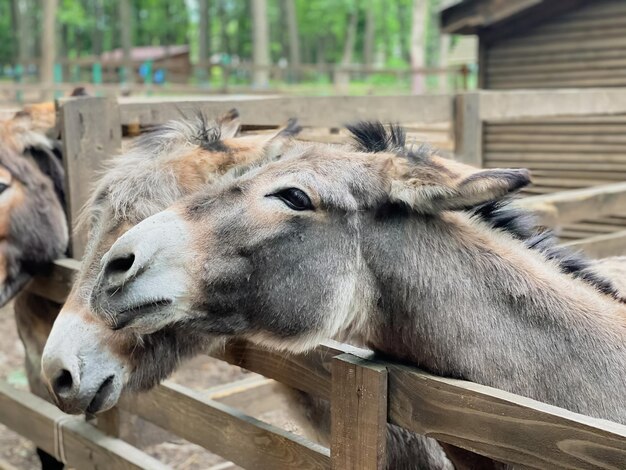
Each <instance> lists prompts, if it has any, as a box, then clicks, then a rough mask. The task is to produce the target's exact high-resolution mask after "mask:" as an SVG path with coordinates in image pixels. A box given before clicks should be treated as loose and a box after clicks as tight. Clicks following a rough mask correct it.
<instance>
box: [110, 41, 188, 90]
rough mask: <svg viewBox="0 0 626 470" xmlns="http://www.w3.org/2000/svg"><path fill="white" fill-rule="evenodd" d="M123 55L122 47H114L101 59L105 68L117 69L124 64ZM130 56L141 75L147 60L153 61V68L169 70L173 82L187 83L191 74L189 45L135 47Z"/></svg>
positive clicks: (136, 70) (169, 79) (169, 78)
mask: <svg viewBox="0 0 626 470" xmlns="http://www.w3.org/2000/svg"><path fill="white" fill-rule="evenodd" d="M123 56H124V54H123V52H122V49H114V50H112V51H108V52H105V53H103V54H102V56H101V57H100V61H101V62H102V66H103V67H104V68H105V69H113V70H115V69H116V68H117V67H120V66H121V65H122V63H123ZM130 56H131V60H132V61H133V66H134V68H135V74H136V75H139V72H140V67H141V65H142V64H144V63H146V62H152V68H153V70H156V69H165V70H167V79H168V81H171V82H175V83H186V81H187V79H188V78H189V76H190V75H191V60H190V58H189V46H188V45H184V44H183V45H172V46H139V47H133V48H132V49H131V51H130ZM115 78H117V72H115V75H114V79H115Z"/></svg>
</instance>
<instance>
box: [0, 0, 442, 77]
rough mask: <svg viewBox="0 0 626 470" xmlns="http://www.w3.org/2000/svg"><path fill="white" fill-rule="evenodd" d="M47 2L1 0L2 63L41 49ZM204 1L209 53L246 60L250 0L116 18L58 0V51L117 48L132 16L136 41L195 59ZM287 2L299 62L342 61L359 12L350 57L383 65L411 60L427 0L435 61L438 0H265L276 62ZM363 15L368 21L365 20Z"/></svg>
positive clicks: (71, 54)
mask: <svg viewBox="0 0 626 470" xmlns="http://www.w3.org/2000/svg"><path fill="white" fill-rule="evenodd" d="M44 1H45V0H11V1H10V2H0V63H5V64H7V63H15V62H17V61H18V58H19V49H20V47H22V46H18V43H19V42H20V40H22V41H24V42H25V41H32V44H30V45H28V47H29V49H28V48H27V49H26V50H27V53H28V52H30V54H28V55H31V56H32V57H31V58H35V57H39V56H40V55H41V54H40V51H39V50H38V46H37V44H38V40H37V38H38V37H39V35H40V34H41V23H42V21H41V18H40V16H41V15H40V13H39V12H40V10H41V4H42V2H44ZM201 1H207V2H208V8H207V11H208V24H209V28H208V29H209V31H210V34H209V35H208V36H209V37H208V42H209V45H208V52H209V54H210V55H215V54H228V55H229V56H237V57H239V58H240V59H242V60H248V59H250V58H251V57H252V34H253V32H252V13H251V5H250V0H131V6H132V18H119V15H118V9H117V4H118V0H60V2H59V9H58V13H57V25H58V26H57V29H58V31H57V49H58V51H57V53H58V56H60V57H68V58H76V57H84V56H91V55H98V54H100V53H101V52H103V51H107V50H112V49H115V48H118V47H121V42H120V41H121V39H120V21H130V22H132V42H133V45H135V46H145V45H174V44H190V45H191V46H192V51H193V54H194V59H195V58H196V55H197V51H198V47H197V37H198V34H197V33H198V25H199V23H200V20H199V15H200V11H201V10H200V7H199V3H200V2H201ZM285 1H293V2H294V4H295V5H294V6H295V13H296V14H295V20H296V24H295V30H296V32H297V35H298V39H299V44H298V45H299V51H298V52H299V56H300V57H301V59H300V60H301V62H302V63H338V62H340V61H341V60H342V57H343V53H344V45H345V42H346V38H347V35H348V29H349V25H350V21H349V19H350V17H351V15H357V21H356V25H357V27H356V34H355V37H354V48H353V51H352V56H351V59H352V62H353V63H364V62H366V61H367V60H371V61H373V62H374V63H375V64H377V65H383V66H402V65H407V64H408V63H409V58H410V46H411V45H410V37H411V11H412V8H413V2H414V1H427V2H428V6H429V11H430V12H431V13H432V14H431V15H430V17H429V18H425V19H424V21H426V22H427V24H428V29H427V36H428V37H427V44H426V60H427V62H429V63H434V62H436V57H437V51H438V47H439V46H438V31H437V27H436V26H437V22H436V21H435V19H436V18H435V16H436V12H437V9H438V7H439V3H440V0H393V1H390V0H267V9H268V12H267V15H268V21H269V31H270V43H269V49H270V57H271V60H272V62H274V63H276V62H277V61H279V60H281V59H284V60H288V59H289V58H290V57H294V56H293V55H290V50H289V41H290V36H289V23H288V22H289V18H287V16H288V15H287V13H286V10H287V9H286V8H285V3H284V2H285ZM16 11H17V12H18V15H19V12H20V11H21V12H22V17H25V16H31V17H33V16H34V17H33V18H31V19H30V21H32V26H33V27H34V30H31V31H29V34H30V36H31V39H27V38H25V37H24V36H23V35H22V36H20V35H19V34H18V28H17V24H16V23H17V22H18V20H19V19H20V18H17V19H16V18H15V16H16V13H15V12H16ZM33 12H34V14H33ZM368 13H369V16H368ZM24 21H25V20H24ZM368 21H371V23H370V25H369V26H368V25H367V22H368ZM292 38H293V36H292ZM368 41H369V43H368ZM368 48H369V49H368ZM368 50H369V52H368ZM296 57H297V56H296Z"/></svg>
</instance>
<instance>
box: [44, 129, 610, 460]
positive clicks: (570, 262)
mask: <svg viewBox="0 0 626 470" xmlns="http://www.w3.org/2000/svg"><path fill="white" fill-rule="evenodd" d="M356 130H357V129H355V131H356ZM375 130H376V131H377V132H378V134H380V137H381V138H380V139H378V140H376V139H374V140H375V141H374V142H372V143H371V144H369V145H368V146H367V147H365V143H366V142H368V139H366V138H365V137H366V136H364V135H361V136H360V138H359V139H360V141H362V142H361V143H360V144H359V145H360V146H361V147H365V148H366V149H368V150H374V149H373V148H372V146H373V145H374V144H375V146H376V148H375V149H376V150H380V149H378V147H380V146H381V145H382V144H384V146H383V149H382V150H385V149H386V147H385V146H387V145H390V144H391V143H393V142H396V141H397V142H396V143H395V144H394V145H393V147H403V144H402V145H400V141H401V140H402V139H401V133H400V132H399V131H397V130H396V131H395V135H391V136H389V135H386V134H384V132H383V133H381V132H382V131H381V130H380V128H378V127H376V128H375ZM373 134H374V136H376V132H374V133H373ZM370 137H371V136H370ZM369 140H370V141H371V140H372V139H369ZM385 142H386V143H385ZM303 148H304V147H302V148H300V149H298V150H297V152H300V153H301V151H302V149H303ZM306 149H308V150H307V151H311V149H316V147H315V146H310V147H306ZM321 149H322V150H326V151H327V152H329V153H330V152H331V151H332V150H335V151H336V150H337V149H336V148H331V147H321ZM396 150H398V149H396ZM398 151H399V150H398ZM297 152H296V153H297ZM292 153H293V152H292ZM387 153H388V154H387V157H390V156H391V155H393V153H391V152H387ZM359 155H360V156H361V157H363V156H364V154H362V153H361V154H359ZM368 157H372V156H371V155H368ZM435 161H436V159H435ZM285 163H287V162H285ZM333 163H334V162H333ZM442 164H443V162H442ZM445 164H446V165H450V166H453V167H454V166H456V167H457V168H458V169H459V170H460V169H464V170H467V168H465V167H462V166H460V165H454V164H453V163H451V162H447V163H445ZM269 167H272V165H270V166H269ZM269 167H268V168H269ZM262 171H263V170H257V171H256V173H259V172H262ZM468 171H472V172H473V173H476V170H473V169H470V170H468ZM256 173H255V172H253V173H251V174H256ZM520 174H522V175H523V173H520ZM496 175H497V173H496V174H493V173H490V175H489V176H492V177H493V176H496ZM242 179H243V180H245V179H246V177H245V176H244V177H243V178H242ZM235 181H237V180H235ZM520 186H521V184H520ZM226 188H228V191H231V192H233V194H234V195H235V196H237V195H239V194H240V193H239V191H241V190H245V188H237V187H235V190H233V188H232V187H231V186H228V185H226ZM487 189H489V188H487ZM506 189H507V190H506V191H505V190H504V189H501V190H500V191H499V192H492V193H491V194H490V196H491V197H496V196H498V195H502V194H505V193H507V192H508V191H509V190H512V189H513V188H506ZM225 190H226V189H225V188H222V189H219V191H225ZM216 191H217V190H216ZM219 191H218V192H219ZM469 194H472V193H469ZM294 197H295V198H297V195H296V196H293V197H292V198H291V199H293V198H294ZM472 197H474V196H472ZM468 199H469V198H468ZM295 200H296V201H297V199H295ZM285 201H286V202H284V203H285V204H288V205H289V204H292V205H293V204H294V201H293V200H289V199H286V200H285ZM477 202H481V198H477V199H476V200H473V199H472V200H466V201H465V203H464V204H467V205H472V204H476V203H477ZM470 203H471V204H470ZM464 207H465V206H464ZM390 209H391V208H390ZM296 212H298V211H296ZM522 215H523V214H522ZM466 216H467V217H476V218H481V217H483V218H490V223H491V224H492V225H493V227H497V228H500V229H502V228H505V226H506V228H507V229H508V230H509V232H510V234H509V235H511V236H512V237H513V238H516V239H520V238H522V237H526V238H528V239H527V240H525V241H524V243H526V245H525V246H531V247H533V248H535V249H541V251H543V254H542V256H543V257H552V258H554V257H556V256H557V255H559V256H560V257H561V261H563V269H565V268H566V269H567V271H568V272H569V275H570V276H571V277H572V278H573V277H574V276H578V277H580V278H581V279H582V281H581V282H583V281H584V282H587V283H588V284H589V285H591V286H593V289H598V290H602V291H603V292H607V293H608V294H611V295H617V294H616V293H615V292H614V290H612V288H611V284H610V282H609V281H605V280H603V279H601V277H600V276H599V275H598V274H597V273H591V274H590V273H585V274H584V275H583V274H581V273H583V271H584V269H583V268H585V267H586V265H585V263H583V262H582V261H581V260H578V261H576V260H574V259H573V258H567V263H565V262H564V261H565V258H564V256H563V254H559V253H557V252H556V251H555V250H554V249H553V247H552V246H551V244H550V243H548V242H549V238H548V237H547V236H545V235H541V236H539V237H528V236H527V234H525V233H524V230H523V227H522V226H521V225H520V223H519V219H520V218H521V217H513V216H512V212H511V211H510V210H508V211H507V210H504V208H499V207H497V206H495V205H493V204H488V205H486V206H482V207H480V208H478V209H476V210H475V211H474V212H473V215H467V214H466ZM268 220H275V218H274V219H268ZM139 227H141V224H140V226H139ZM139 227H138V228H139ZM238 228H241V227H238ZM254 228H255V227H254V226H252V225H251V226H247V230H248V231H252V230H254ZM174 229H176V227H174ZM132 232H133V230H131V231H130V232H128V233H129V235H130V234H132ZM244 233H245V232H244ZM259 233H261V234H263V233H265V236H267V235H268V233H267V232H263V231H261V232H259ZM269 234H270V235H271V233H269ZM182 235H183V232H181V236H182ZM223 235H224V236H225V238H223V239H222V241H227V242H228V241H230V242H233V243H235V245H234V246H233V247H232V249H233V250H236V249H239V248H240V246H238V245H236V243H237V237H236V231H235V232H228V233H224V234H223ZM168 236H169V235H168ZM123 238H124V237H122V239H123ZM174 238H176V236H173V237H172V240H173V239H174ZM314 238H315V237H314ZM207 240H208V239H207ZM120 241H121V240H120ZM173 241H174V243H178V242H177V241H175V240H173ZM302 241H304V240H302ZM205 243H208V241H203V242H201V243H200V244H199V245H198V246H199V247H200V248H202V247H203V246H204V244H205ZM177 247H180V245H177ZM191 251H192V250H189V249H188V248H186V249H185V256H186V255H188V254H190V253H191ZM244 253H246V251H243V252H242V253H241V256H244ZM131 254H132V256H128V257H118V258H116V259H117V261H115V262H114V263H111V266H113V267H115V269H119V270H125V269H126V270H127V269H132V267H133V265H134V264H135V263H136V261H137V260H136V259H135V255H134V253H131ZM179 255H182V253H179ZM107 256H108V255H107ZM221 261H222V260H220V259H218V260H217V262H218V264H221ZM107 265H109V264H107ZM221 266H222V267H225V268H226V267H229V268H232V266H228V265H227V264H226V263H224V264H221ZM189 267H191V268H192V269H193V267H194V265H193V264H192V265H189V266H188V268H189ZM235 267H236V266H235ZM151 268H153V266H151ZM196 269H197V267H196ZM235 271H236V269H233V271H232V274H233V275H235ZM178 274H180V273H177V274H176V275H175V276H173V278H172V279H169V280H168V282H170V281H172V280H175V281H177V282H179V279H180V278H178ZM246 275H247V274H246ZM183 278H184V276H183ZM248 281H249V282H250V278H248ZM132 282H134V281H132ZM230 283H231V280H229V278H227V279H225V280H224V282H223V283H222V281H216V286H217V287H219V288H220V289H225V291H223V292H222V291H220V292H219V295H220V300H219V301H220V302H224V303H225V302H226V301H229V300H230V301H232V300H233V299H234V298H235V297H236V296H237V295H240V294H241V295H243V294H242V293H236V289H234V288H233V289H231V285H230ZM235 283H236V282H235V281H234V280H232V284H235ZM92 285H93V284H92ZM275 285H276V286H278V284H275ZM129 287H130V286H129ZM144 287H145V286H144ZM244 291H245V289H244ZM244 291H242V292H244ZM94 292H95V291H94ZM244 297H245V296H244ZM190 298H191V297H190ZM151 304H152V305H148V304H146V307H145V308H144V307H141V308H137V307H139V305H137V306H135V307H133V310H134V312H133V313H136V314H137V318H141V317H143V316H146V317H149V316H150V311H149V310H150V309H154V312H155V318H154V319H153V320H154V321H153V324H152V325H148V326H146V327H145V328H143V327H144V326H145V325H138V324H136V323H133V320H132V319H131V320H130V321H128V322H126V323H127V324H126V325H123V324H122V323H123V322H120V321H119V320H120V318H117V317H116V316H115V315H113V316H109V315H100V316H98V317H93V316H92V317H87V318H84V320H81V319H80V318H76V316H74V318H67V319H65V320H64V323H63V326H60V327H55V329H54V330H53V332H52V334H51V339H50V342H49V343H48V345H47V346H46V353H45V357H44V373H45V374H46V375H47V377H48V380H50V381H51V382H52V387H53V388H54V385H55V384H54V381H55V379H56V378H57V377H59V373H62V374H63V375H65V376H66V377H67V378H68V379H70V380H68V381H69V382H70V386H72V384H73V383H75V382H76V381H77V379H79V380H80V382H81V384H83V383H85V382H86V381H88V382H87V383H88V384H89V385H88V386H87V389H89V390H91V392H90V393H92V395H90V397H92V396H93V394H94V393H96V392H97V390H98V389H99V387H98V386H99V385H100V384H101V383H102V382H101V378H98V377H94V376H93V375H92V374H91V373H90V372H89V368H94V367H102V366H103V365H104V364H106V367H107V370H108V371H107V373H110V374H111V375H109V376H108V377H107V380H108V383H107V384H106V385H107V389H106V390H103V393H104V392H105V391H106V394H107V395H109V396H110V395H113V397H114V398H115V399H116V395H117V396H119V392H118V391H117V389H118V388H119V387H116V388H114V389H113V388H111V387H108V385H109V384H110V383H111V382H112V381H114V380H119V377H123V378H124V380H127V381H128V377H127V374H128V368H129V367H128V365H129V364H133V362H131V361H137V356H138V354H137V351H133V353H132V355H129V354H128V353H126V357H125V360H126V361H128V362H126V363H124V362H121V361H120V356H119V355H120V354H124V351H121V350H119V349H118V348H117V347H116V346H113V347H111V345H110V344H106V341H108V338H109V337H114V334H113V333H110V332H109V333H107V336H106V338H107V339H106V340H104V341H103V342H102V343H100V344H99V345H97V346H94V344H95V342H97V341H98V340H97V338H98V335H101V334H102V333H101V331H102V330H101V329H98V327H96V326H95V324H98V323H104V324H106V325H109V326H112V327H114V328H117V329H118V330H119V331H118V332H117V333H116V334H119V333H121V332H122V331H127V332H129V333H133V334H145V335H146V336H144V338H146V339H149V340H150V341H151V342H152V340H153V338H155V335H158V336H159V337H160V338H167V337H169V335H174V334H176V331H178V334H180V337H181V338H182V337H184V338H186V343H183V344H174V342H171V341H170V342H169V344H165V341H163V342H162V343H161V345H164V348H165V350H166V351H167V348H170V350H169V351H168V352H167V354H168V357H169V355H171V354H187V353H189V343H192V342H193V341H194V340H197V341H199V342H200V344H204V342H205V341H207V340H209V339H210V338H212V337H214V335H215V333H213V332H211V331H207V329H205V328H204V320H205V319H204V318H202V317H196V318H194V319H186V318H184V317H181V316H182V315H184V314H185V311H184V309H185V307H181V308H180V311H177V312H176V313H175V312H170V313H171V314H173V315H172V320H173V318H174V316H175V315H181V316H178V317H177V319H178V320H180V321H178V323H174V322H173V321H172V322H171V323H170V324H168V325H167V326H162V325H161V324H162V323H163V322H166V321H167V318H164V317H161V315H160V313H159V310H162V309H163V307H165V308H166V309H168V308H170V307H168V305H166V304H168V302H161V301H160V299H158V298H155V299H153V302H152V301H151ZM260 305H263V303H261V304H260ZM211 308H213V306H211ZM177 310H178V309H177ZM196 311H198V310H196ZM224 313H225V314H226V312H224ZM244 313H245V310H244ZM82 321H87V322H88V325H89V326H88V325H87V324H81V323H82ZM124 321H125V320H124ZM211 321H212V319H211ZM239 321H241V322H242V324H241V325H240V326H241V327H243V328H246V324H245V321H246V318H245V317H240V318H239ZM59 325H60V323H59ZM100 328H102V327H101V326H100ZM88 330H91V331H88ZM67 331H80V332H81V337H83V338H84V341H83V340H81V343H83V342H84V344H83V345H82V346H80V347H78V350H75V351H67V350H63V345H62V344H61V341H60V338H61V336H62V335H63V334H67ZM105 331H106V330H105ZM222 333H223V332H219V331H218V332H217V334H222ZM235 333H236V334H239V333H238V332H235ZM257 333H258V332H257ZM357 333H359V335H360V336H361V337H362V338H364V339H367V335H364V334H363V332H360V331H358V332H357ZM231 334H233V332H230V333H227V334H226V335H227V336H229V335H231ZM296 334H298V333H297V332H296ZM341 334H342V335H345V336H348V337H351V338H356V336H350V329H344V331H342V332H341ZM329 335H330V333H329ZM345 336H344V337H345ZM261 341H262V342H263V341H265V339H263V340H261ZM151 347H152V346H151ZM300 347H301V346H300ZM176 348H178V349H176ZM290 348H291V349H292V350H296V349H297V348H298V346H297V345H295V348H294V345H290ZM139 354H145V353H144V352H143V351H141V350H140V352H139ZM148 354H150V353H148ZM78 355H80V357H81V360H82V361H83V367H84V369H83V370H80V369H78V368H76V367H72V368H71V369H69V368H68V369H65V372H63V370H64V369H61V370H59V366H63V365H64V364H67V363H69V364H70V366H71V364H72V362H71V361H73V360H74V359H73V357H75V356H78ZM129 356H130V357H129ZM86 359H87V361H86ZM85 362H89V363H90V364H85ZM134 364H136V362H135V363H134ZM134 364H133V367H134ZM70 370H71V372H70ZM135 373H137V369H136V367H135V368H133V374H135ZM143 374H144V375H143V378H144V379H147V378H148V377H150V376H152V377H151V380H158V377H156V378H155V377H154V374H155V370H154V367H151V368H145V370H144V371H143ZM116 375H117V376H119V377H116ZM109 377H110V380H109ZM94 379H95V380H94ZM129 382H130V383H131V384H132V382H133V380H130V381H129ZM135 383H136V381H135ZM131 388H132V387H131ZM77 400H80V398H78V399H77ZM69 404H70V405H71V404H72V402H70V403H69ZM65 406H66V407H67V406H68V403H65ZM390 468H392V467H390Z"/></svg>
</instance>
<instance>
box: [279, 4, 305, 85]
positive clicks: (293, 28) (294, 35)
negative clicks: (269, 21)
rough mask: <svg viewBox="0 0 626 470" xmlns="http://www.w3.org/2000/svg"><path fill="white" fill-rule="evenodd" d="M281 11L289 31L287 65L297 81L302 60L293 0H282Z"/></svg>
mask: <svg viewBox="0 0 626 470" xmlns="http://www.w3.org/2000/svg"><path fill="white" fill-rule="evenodd" d="M283 11H284V12H285V16H286V18H287V31H288V32H289V36H288V43H289V65H290V66H291V67H292V70H293V73H292V76H293V78H294V80H296V81H298V79H299V76H300V64H301V63H302V62H301V60H300V31H299V30H298V15H297V14H296V2H295V0H283Z"/></svg>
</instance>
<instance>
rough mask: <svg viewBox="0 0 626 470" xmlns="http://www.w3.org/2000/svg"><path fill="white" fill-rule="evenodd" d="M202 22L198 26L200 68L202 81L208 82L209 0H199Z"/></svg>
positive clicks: (199, 74) (209, 54)
mask: <svg viewBox="0 0 626 470" xmlns="http://www.w3.org/2000/svg"><path fill="white" fill-rule="evenodd" d="M198 4H199V7H200V24H199V26H198V70H197V76H198V79H199V80H200V82H201V83H202V82H206V80H207V77H208V69H209V62H210V57H211V45H210V42H209V41H210V40H211V21H210V18H209V0H199V1H198Z"/></svg>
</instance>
